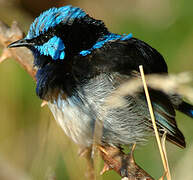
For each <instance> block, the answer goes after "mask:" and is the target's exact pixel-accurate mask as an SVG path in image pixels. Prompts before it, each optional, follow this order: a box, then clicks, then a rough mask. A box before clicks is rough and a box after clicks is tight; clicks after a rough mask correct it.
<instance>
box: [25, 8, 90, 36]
mask: <svg viewBox="0 0 193 180" xmlns="http://www.w3.org/2000/svg"><path fill="white" fill-rule="evenodd" d="M85 16H86V13H85V12H84V11H83V10H82V9H80V8H77V7H72V6H64V7H60V8H51V9H49V10H47V11H44V12H43V13H42V14H40V16H39V17H37V18H36V19H35V20H34V22H33V23H32V24H31V26H30V29H29V32H28V34H27V36H26V37H25V39H32V38H35V37H37V36H39V35H40V34H43V33H44V32H46V31H47V30H48V29H49V28H51V27H55V26H56V25H58V24H60V23H63V24H72V23H73V21H74V20H75V19H78V18H84V17H85Z"/></svg>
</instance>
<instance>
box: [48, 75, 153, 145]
mask: <svg viewBox="0 0 193 180" xmlns="http://www.w3.org/2000/svg"><path fill="white" fill-rule="evenodd" d="M112 82H113V79H112V78H111V77H109V76H106V75H101V76H98V77H96V79H93V80H91V81H90V82H89V83H88V84H86V85H84V86H83V87H80V88H78V90H77V92H76V94H75V95H74V96H72V97H69V98H67V99H65V100H64V99H62V96H58V99H57V100H56V101H55V102H53V103H49V108H50V110H51V111H52V113H53V115H54V118H55V119H56V121H57V122H58V124H59V125H60V126H61V128H62V129H63V130H64V132H65V133H66V135H67V136H69V137H70V138H71V139H72V140H73V141H74V142H75V143H77V144H80V145H82V146H87V147H88V146H90V145H91V144H92V143H93V135H94V128H95V124H96V123H100V124H103V129H102V138H101V141H102V143H107V144H111V145H120V144H121V145H129V144H133V143H143V142H145V141H146V139H147V136H148V135H149V132H150V128H149V126H148V124H147V119H146V118H148V117H149V113H148V110H147V105H146V103H145V101H144V100H141V99H136V98H133V97H128V98H127V103H126V104H124V105H123V106H121V107H116V108H110V109H108V111H106V109H104V102H105V99H106V97H108V96H109V95H110V94H111V93H112V91H113V90H115V88H116V87H114V86H113V83H112ZM61 93H62V92H61Z"/></svg>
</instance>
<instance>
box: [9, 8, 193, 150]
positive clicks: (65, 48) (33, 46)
mask: <svg viewBox="0 0 193 180" xmlns="http://www.w3.org/2000/svg"><path fill="white" fill-rule="evenodd" d="M20 46H25V47H27V48H29V49H30V50H31V51H32V53H33V55H34V65H35V66H36V67H37V69H38V70H37V74H36V78H37V87H36V93H37V95H38V96H39V97H40V98H41V99H44V100H46V101H48V106H49V108H50V110H51V111H52V113H53V115H54V117H55V119H56V121H57V122H58V123H59V125H60V126H61V127H62V129H63V130H64V132H65V133H66V134H67V135H68V136H69V137H70V138H72V139H73V141H74V142H76V143H77V144H80V145H82V146H83V147H89V146H91V145H92V143H93V134H94V128H95V125H96V123H97V122H100V121H103V130H102V137H101V144H108V145H113V146H121V145H130V144H133V143H142V142H144V141H146V140H147V137H148V136H150V135H151V134H152V132H153V129H152V123H151V119H150V115H149V110H148V107H147V103H146V100H145V96H144V93H143V92H141V93H138V94H137V95H136V96H129V95H128V96H126V97H125V100H126V101H127V103H126V105H123V106H120V107H116V108H115V107H112V108H109V109H108V112H106V113H105V116H104V117H103V114H104V106H103V104H104V102H105V99H106V98H107V97H108V96H110V95H111V94H112V92H113V91H114V90H116V89H117V88H118V87H119V86H120V85H121V84H122V83H124V82H125V81H127V80H129V79H131V78H132V77H134V75H133V71H135V72H139V65H143V68H144V71H145V74H152V73H157V74H167V65H166V63H165V61H164V59H163V57H162V55H161V54H160V53H159V52H158V51H157V50H155V49H154V48H152V47H151V46H149V45H148V44H146V43H145V42H143V41H141V40H139V39H136V38H133V37H132V35H131V34H128V35H119V34H114V33H111V32H109V31H108V29H107V28H106V27H105V25H104V23H103V22H102V21H101V20H96V19H94V18H92V17H90V16H89V15H88V14H86V13H85V12H84V11H83V10H82V9H80V8H77V7H72V6H64V7H60V8H51V9H49V10H47V11H45V12H43V13H42V14H41V15H40V16H39V17H37V18H36V19H35V20H34V22H33V23H32V24H31V26H30V29H29V32H28V34H27V36H26V37H25V38H24V39H21V40H19V41H17V42H14V43H12V44H10V45H9V47H20ZM150 96H151V100H152V105H153V109H154V114H155V118H156V123H157V127H158V130H159V133H160V134H162V133H163V132H164V131H166V132H167V140H169V141H171V142H172V143H174V144H176V145H178V146H180V147H185V139H184V136H183V134H182V133H181V132H180V130H179V129H178V127H177V124H176V121H175V109H176V110H180V111H182V112H184V113H186V114H187V115H189V116H190V117H193V107H192V105H190V104H188V103H186V102H184V101H183V100H182V99H181V97H180V96H178V95H177V96H176V97H175V100H174V98H173V97H174V96H170V95H167V94H165V93H163V92H161V91H158V90H154V89H151V90H150Z"/></svg>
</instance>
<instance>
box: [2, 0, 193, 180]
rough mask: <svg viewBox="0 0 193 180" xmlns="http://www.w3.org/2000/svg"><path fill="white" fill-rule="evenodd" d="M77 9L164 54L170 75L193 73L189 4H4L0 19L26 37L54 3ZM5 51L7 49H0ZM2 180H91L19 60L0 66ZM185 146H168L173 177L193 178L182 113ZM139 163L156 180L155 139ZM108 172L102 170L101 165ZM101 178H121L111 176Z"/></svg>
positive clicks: (191, 126) (45, 0)
mask: <svg viewBox="0 0 193 180" xmlns="http://www.w3.org/2000/svg"><path fill="white" fill-rule="evenodd" d="M67 4H72V5H75V6H79V7H81V8H83V9H84V10H85V11H86V12H87V13H89V14H90V15H91V16H93V17H95V18H98V19H102V20H104V22H105V24H106V26H107V27H108V28H109V29H110V30H111V31H112V32H116V33H130V32H132V33H133V36H135V37H137V38H139V39H142V40H144V41H145V42H147V43H149V44H150V45H152V46H153V47H155V48H156V49H157V50H158V51H160V52H161V53H162V54H163V56H164V57H165V59H166V61H167V64H168V66H169V71H170V73H179V72H184V71H193V22H192V19H193V10H192V7H193V1H191V0H186V1H184V0H121V1H117V0H105V1H104V0H95V1H94V0H79V1H78V0H77V1H72V0H71V1H67V0H63V1H60V0H57V1H53V0H42V1H39V0H33V1H32V0H0V20H3V21H4V22H5V23H7V24H11V22H12V21H14V20H15V21H17V22H19V24H20V27H22V29H23V30H24V31H25V32H27V30H28V28H29V25H30V23H31V22H32V21H33V18H34V17H35V16H37V15H38V14H39V13H40V12H42V11H43V10H45V9H47V8H49V7H52V6H61V5H67ZM0 53H1V49H0ZM0 84H1V86H0V180H22V179H23V180H28V179H29V180H42V179H48V180H54V179H56V180H63V179H65V180H74V179H79V180H81V179H86V178H85V176H84V174H85V170H86V163H85V161H84V159H83V158H80V157H78V155H77V151H78V147H77V146H76V145H75V144H74V143H73V142H71V141H70V140H69V139H68V138H67V137H66V136H65V134H64V133H63V132H62V130H61V129H60V127H58V126H57V124H56V122H55V121H54V119H53V117H52V114H51V113H50V111H49V109H48V108H47V107H43V108H40V104H41V101H40V100H39V99H38V98H37V97H36V94H35V83H34V82H33V81H32V79H31V78H30V76H29V75H28V74H27V73H26V72H25V71H24V70H23V69H22V68H21V67H20V65H18V64H17V63H16V62H15V61H14V60H12V59H9V60H6V61H4V62H3V63H1V64H0ZM177 122H178V125H179V128H180V129H181V130H182V132H183V133H184V135H185V137H186V142H187V148H186V149H183V150H182V149H180V148H178V147H176V146H174V145H172V144H170V143H167V151H168V158H169V164H170V168H171V172H172V177H173V179H175V180H181V179H186V180H191V179H193V121H192V120H191V119H190V118H188V117H186V116H184V115H182V114H180V113H177ZM135 158H136V161H137V162H138V164H139V165H140V166H141V167H143V168H144V169H145V170H146V171H147V172H148V173H150V174H151V175H152V176H153V177H155V178H156V179H158V178H159V177H160V176H161V175H162V174H163V168H162V163H161V159H160V155H159V152H158V148H157V144H156V141H155V139H154V138H152V139H151V141H150V142H149V143H148V144H147V145H145V146H142V147H138V148H137V149H136V152H135ZM101 168H102V165H101ZM98 179H104V180H107V179H112V180H114V179H120V178H119V177H118V176H117V175H116V174H115V173H114V172H107V173H106V174H104V175H103V176H102V177H99V178H98Z"/></svg>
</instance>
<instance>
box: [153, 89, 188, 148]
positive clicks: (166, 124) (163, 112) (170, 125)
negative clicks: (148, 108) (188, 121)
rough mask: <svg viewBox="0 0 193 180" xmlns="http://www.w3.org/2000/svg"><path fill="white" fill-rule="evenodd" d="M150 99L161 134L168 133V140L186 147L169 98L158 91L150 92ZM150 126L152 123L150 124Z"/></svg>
mask: <svg viewBox="0 0 193 180" xmlns="http://www.w3.org/2000/svg"><path fill="white" fill-rule="evenodd" d="M149 93H150V98H151V101H152V106H153V110H154V115H155V119H156V124H157V127H158V130H159V132H160V134H163V133H164V131H166V132H167V136H166V138H167V140H169V141H170V142H172V143H174V144H176V145H178V146H179V147H182V148H184V147H185V146H186V143H185V139H184V136H183V134H182V133H181V132H180V130H179V129H178V127H177V124H176V121H175V111H174V108H173V105H172V103H171V101H170V100H169V98H168V96H167V95H165V94H164V93H162V92H160V91H157V90H152V89H151V90H150V91H149ZM150 126H152V125H151V123H150Z"/></svg>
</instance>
